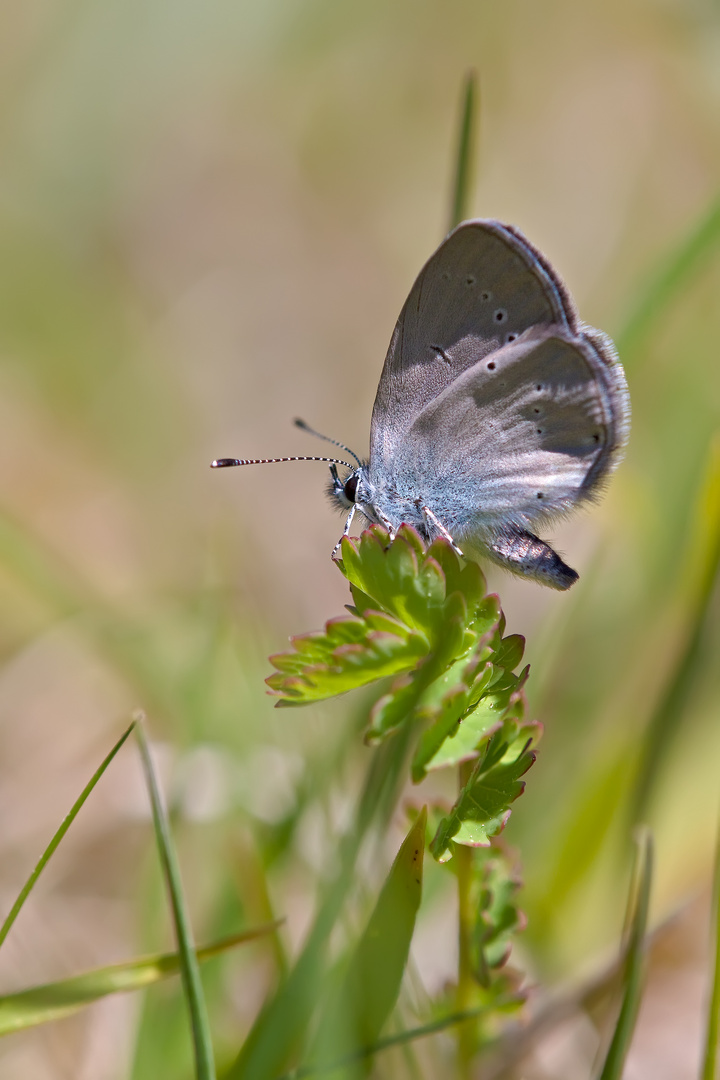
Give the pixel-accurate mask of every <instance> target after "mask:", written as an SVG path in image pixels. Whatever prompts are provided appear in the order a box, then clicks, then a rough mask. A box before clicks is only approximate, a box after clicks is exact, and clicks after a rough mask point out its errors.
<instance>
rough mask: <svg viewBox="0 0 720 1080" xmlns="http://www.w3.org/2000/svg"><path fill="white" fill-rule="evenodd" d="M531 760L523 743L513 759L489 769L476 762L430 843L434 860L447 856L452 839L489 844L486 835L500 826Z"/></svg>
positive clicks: (533, 758)
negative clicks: (522, 746)
mask: <svg viewBox="0 0 720 1080" xmlns="http://www.w3.org/2000/svg"><path fill="white" fill-rule="evenodd" d="M506 752H507V748H505V753H506ZM503 758H504V754H503ZM534 760H535V755H534V754H533V753H532V752H531V751H530V750H529V747H528V743H526V744H525V747H524V748H523V749H522V750H521V751H520V753H519V754H518V755H517V757H515V758H514V759H513V760H510V761H507V760H503V759H502V758H501V760H499V761H497V762H495V763H494V764H493V765H492V766H491V767H490V768H488V767H487V760H486V759H481V760H480V761H478V764H477V766H476V767H475V769H474V770H473V772H472V774H471V776H470V778H469V780H468V782H467V784H466V785H465V786H464V788H463V789H462V791H461V792H460V795H459V796H458V799H457V801H456V803H455V805H454V806H453V808H452V810H451V811H450V813H449V814H448V815H447V817H445V818H443V820H442V821H441V822H440V825H439V827H438V830H437V832H436V834H435V837H434V838H433V841H432V843H431V845H430V850H431V851H432V854H433V855H434V857H435V858H436V859H437V860H438V862H445V861H447V859H449V858H450V857H451V855H452V849H451V843H452V842H453V841H455V843H458V844H467V845H469V846H471V847H476V846H483V847H485V846H487V845H488V844H489V843H490V838H491V837H492V836H495V835H496V834H497V833H498V832H500V831H501V830H502V828H503V827H504V825H505V822H506V821H507V818H508V816H509V813H510V805H511V803H513V802H514V801H515V799H517V798H518V796H519V795H521V794H522V792H523V790H524V787H525V784H524V783H523V781H522V780H520V777H521V776H522V775H523V774H524V773H526V772H527V770H528V769H529V768H530V766H531V765H532V763H533V761H534Z"/></svg>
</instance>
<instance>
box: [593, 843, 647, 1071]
mask: <svg viewBox="0 0 720 1080" xmlns="http://www.w3.org/2000/svg"><path fill="white" fill-rule="evenodd" d="M636 844H637V849H636V850H637V861H636V869H635V873H634V874H633V881H632V884H631V887H630V905H631V907H632V911H633V915H632V920H631V923H630V927H629V936H628V944H627V954H626V960H625V973H624V980H623V981H624V986H625V990H624V993H623V1000H622V1004H621V1005H620V1015H619V1016H618V1019H617V1023H616V1025H615V1030H614V1032H613V1037H612V1039H611V1041H610V1047H609V1049H608V1052H607V1057H606V1058H605V1063H604V1065H603V1068H602V1071H601V1073H600V1075H599V1077H598V1080H621V1077H622V1071H623V1066H624V1064H625V1058H626V1057H627V1053H628V1050H629V1049H630V1042H631V1040H632V1036H633V1032H634V1030H635V1021H636V1020H637V1014H638V1010H639V1008H640V999H641V997H642V984H643V968H644V964H643V960H644V951H645V950H644V945H645V930H646V928H647V920H648V909H649V907H650V885H651V882H652V863H653V844H652V836H651V834H650V831H649V829H643V830H641V831H640V834H639V835H638V838H637V840H636Z"/></svg>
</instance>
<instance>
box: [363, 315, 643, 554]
mask: <svg viewBox="0 0 720 1080" xmlns="http://www.w3.org/2000/svg"><path fill="white" fill-rule="evenodd" d="M628 426H629V406H628V394H627V386H626V384H625V376H624V373H623V370H622V367H621V366H620V364H619V363H618V362H617V360H616V358H615V356H614V350H613V349H612V345H611V343H610V342H609V340H608V339H607V338H605V337H604V335H601V334H599V333H598V331H591V330H590V329H589V328H588V329H587V331H580V332H578V333H577V334H573V333H572V332H570V331H568V330H563V329H559V328H557V327H555V326H552V327H550V328H547V327H534V328H532V329H531V330H529V331H527V332H526V333H525V334H523V335H522V336H521V337H520V338H519V339H518V340H517V341H515V342H513V343H511V344H508V345H505V346H503V347H502V348H500V349H498V350H496V351H495V352H493V353H492V354H490V355H487V356H485V357H483V358H481V359H480V360H478V361H477V362H476V363H475V364H473V365H472V366H471V367H468V368H466V369H465V371H463V372H461V373H460V374H459V375H458V376H457V377H456V378H455V379H454V380H453V382H452V383H451V384H450V385H449V386H448V387H446V388H445V389H444V390H443V391H441V393H440V394H438V395H437V397H435V398H434V399H433V400H432V401H430V402H428V404H427V405H425V407H424V408H423V409H421V410H420V412H419V413H418V414H417V415H416V417H415V419H414V420H413V422H412V423H411V425H410V426H409V428H408V429H407V430H406V432H405V433H404V437H403V440H402V444H401V446H399V447H398V449H397V452H396V455H395V459H394V461H393V469H392V482H391V483H392V490H393V491H394V492H397V494H398V495H399V497H400V499H401V500H403V501H407V503H408V505H411V503H410V500H411V499H412V497H413V493H414V495H415V497H420V498H421V499H422V502H423V504H424V505H426V506H428V507H429V508H430V510H431V511H433V512H434V513H435V514H436V515H437V517H438V518H439V519H440V520H441V521H442V523H443V525H444V526H445V527H446V528H447V529H449V530H450V532H451V533H452V535H453V536H454V537H455V538H456V539H460V538H462V537H463V536H468V535H473V534H477V535H480V536H482V534H483V532H485V533H486V534H488V535H489V534H492V533H493V531H494V530H496V529H497V528H499V527H501V526H506V525H508V524H514V525H516V526H518V527H519V528H525V527H527V526H529V525H532V524H533V523H534V522H537V521H539V520H542V519H545V518H549V517H552V516H553V515H556V514H561V513H563V512H565V511H567V510H569V509H571V508H572V507H573V506H575V505H576V504H577V503H578V502H580V501H582V500H583V499H587V498H589V497H591V496H592V494H593V492H594V491H595V490H596V489H597V488H598V485H599V484H600V483H601V482H602V480H603V478H604V477H605V476H606V475H607V474H608V473H609V472H610V470H611V469H612V468H613V467H614V465H615V464H616V463H617V461H618V460H619V456H620V453H621V451H622V448H623V446H624V444H625V441H626V439H627V434H628ZM381 489H382V490H383V491H387V485H385V484H381Z"/></svg>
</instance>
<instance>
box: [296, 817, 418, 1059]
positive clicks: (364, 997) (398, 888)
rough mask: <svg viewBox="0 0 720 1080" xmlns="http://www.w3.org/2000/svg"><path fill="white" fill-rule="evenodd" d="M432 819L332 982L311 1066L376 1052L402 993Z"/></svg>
mask: <svg viewBox="0 0 720 1080" xmlns="http://www.w3.org/2000/svg"><path fill="white" fill-rule="evenodd" d="M425 823H426V813H425V811H423V812H422V813H420V814H419V815H418V818H417V820H416V821H415V822H414V824H413V825H412V827H411V829H410V831H409V833H408V835H407V837H406V838H405V840H404V842H403V844H402V846H401V848H400V850H399V852H398V854H397V856H396V858H395V861H394V863H393V865H392V867H391V868H390V872H389V874H388V876H387V878H386V880H385V883H384V885H383V887H382V890H381V891H380V895H379V896H378V899H377V902H376V904H375V908H374V909H373V912H372V914H371V916H370V919H369V921H368V923H367V926H366V927H365V930H364V931H363V933H362V934H361V935H360V937H359V938H358V941H357V943H356V945H355V948H354V950H353V952H352V955H351V956H350V957H349V959H348V962H347V964H346V965H345V966H344V969H343V971H342V974H341V977H340V979H339V980H337V979H336V980H330V983H329V986H328V992H327V995H326V996H327V1002H326V1005H325V1008H324V1011H323V1013H322V1014H321V1017H320V1020H319V1023H318V1028H317V1032H316V1034H315V1038H314V1040H313V1046H312V1049H311V1050H310V1051H309V1053H308V1059H309V1061H310V1062H311V1063H314V1064H317V1065H322V1064H326V1063H327V1062H328V1061H329V1062H332V1061H337V1060H341V1059H342V1058H343V1057H344V1056H345V1055H347V1054H348V1053H351V1052H353V1051H356V1050H357V1049H358V1048H362V1049H367V1048H371V1047H372V1046H373V1044H374V1043H375V1042H376V1041H377V1039H378V1038H379V1036H380V1033H381V1031H382V1029H383V1027H384V1025H385V1023H386V1021H387V1019H388V1017H389V1015H390V1013H391V1012H392V1009H393V1007H394V1005H395V1002H396V1000H397V997H398V994H399V992H400V984H401V982H402V978H403V974H404V972H405V965H406V964H407V958H408V953H409V951H410V942H411V941H412V936H413V932H414V929H415V918H416V916H417V913H418V909H419V907H420V900H421V897H422V868H423V855H424V851H425Z"/></svg>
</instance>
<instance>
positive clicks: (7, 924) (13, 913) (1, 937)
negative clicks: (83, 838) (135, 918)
mask: <svg viewBox="0 0 720 1080" xmlns="http://www.w3.org/2000/svg"><path fill="white" fill-rule="evenodd" d="M134 727H135V723H134V722H133V723H132V724H131V725H130V727H129V728H128V729H127V731H125V732H124V733H123V734H122V735H121V736H120V738H119V739H118V741H117V742H116V743H115V745H114V746H113V748H112V750H111V751H110V753H109V754H108V755H107V756H106V757H105V758H104V760H103V761H102V762H101V764H100V765H99V766H98V767H97V769H96V770H95V772H94V773H93V774H92V776H91V777H90V779H89V780H88V782H87V784H86V785H85V787H84V788H83V789H82V791H81V792H80V794H79V795H78V797H77V799H76V800H75V802H74V803H73V804H72V807H71V808H70V812H69V813H68V815H67V817H66V818H65V820H64V821H63V823H62V825H61V826H60V828H59V829H58V830H57V832H56V833H55V835H54V836H53V838H52V840H51V841H50V843H49V844H48V846H47V847H46V848H45V850H44V852H43V853H42V855H41V856H40V859H39V861H38V863H37V865H36V866H35V869H34V870H33V872H32V873H31V875H30V877H29V878H28V879H27V881H26V882H25V884H24V885H23V887H22V889H21V890H20V893H19V894H18V897H17V900H16V901H15V903H14V904H13V906H12V908H11V909H10V913H9V914H8V916H7V918H6V919H5V921H4V922H3V924H2V927H0V945H2V943H3V942H4V941H5V938H6V937H7V936H8V934H9V933H10V928H11V927H12V925H13V923H14V922H15V920H16V919H17V917H18V915H19V914H20V910H21V908H22V906H23V904H24V903H25V901H26V900H27V898H28V896H29V895H30V893H31V892H32V890H33V887H34V885H35V882H36V881H37V879H38V878H39V877H40V874H41V873H42V872H43V870H44V869H45V867H46V866H47V864H48V862H49V861H50V859H51V858H52V856H53V855H54V853H55V851H56V850H57V848H58V846H59V845H60V841H61V840H62V839H63V837H64V836H65V833H66V832H67V831H68V829H69V828H70V826H71V825H72V823H73V821H74V820H75V818H76V817H77V815H78V813H79V812H80V809H81V808H82V806H83V805H84V803H85V800H86V799H87V797H88V795H89V794H90V792H91V791H92V790H93V788H94V787H95V785H96V784H97V782H98V780H99V779H100V777H101V776H102V775H103V773H104V772H105V770H106V769H107V767H108V765H109V764H110V762H111V761H112V760H113V758H114V757H115V755H116V754H117V752H118V750H119V749H120V747H121V746H122V745H123V743H124V742H125V740H126V739H127V737H128V735H129V734H130V732H131V731H132V730H133V728H134Z"/></svg>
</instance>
